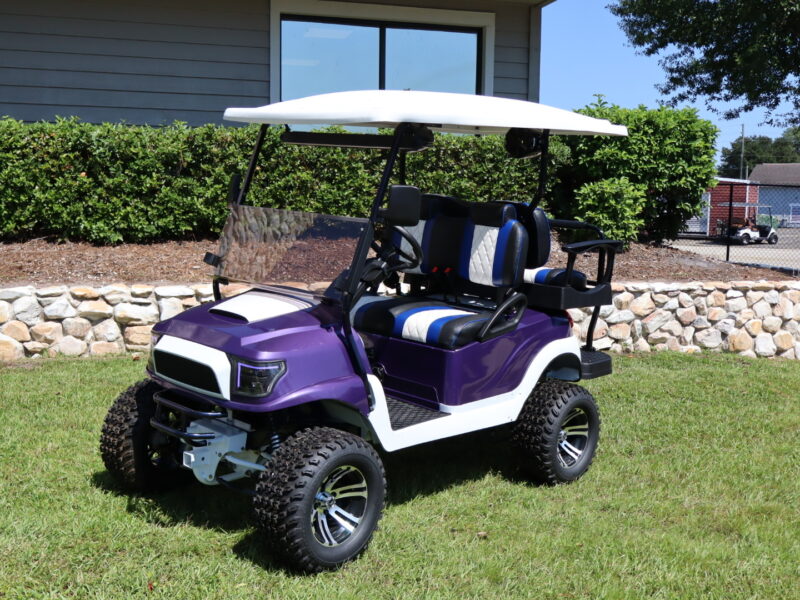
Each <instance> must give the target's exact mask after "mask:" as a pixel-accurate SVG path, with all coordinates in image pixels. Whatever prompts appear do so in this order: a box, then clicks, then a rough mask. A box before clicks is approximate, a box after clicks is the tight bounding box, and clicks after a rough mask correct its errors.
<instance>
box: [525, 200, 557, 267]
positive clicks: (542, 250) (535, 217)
mask: <svg viewBox="0 0 800 600" xmlns="http://www.w3.org/2000/svg"><path fill="white" fill-rule="evenodd" d="M525 208H526V209H527V215H525V216H524V217H523V218H522V222H523V224H524V225H525V227H526V229H527V230H528V237H529V239H530V242H529V245H528V260H527V262H526V263H525V266H526V267H527V268H528V269H535V268H537V267H541V266H543V265H545V264H546V263H547V261H548V260H550V221H549V220H548V219H547V215H546V214H545V212H544V211H543V210H542V209H541V208H538V207H537V208H534V209H533V210H531V209H530V207H527V206H526V207H525Z"/></svg>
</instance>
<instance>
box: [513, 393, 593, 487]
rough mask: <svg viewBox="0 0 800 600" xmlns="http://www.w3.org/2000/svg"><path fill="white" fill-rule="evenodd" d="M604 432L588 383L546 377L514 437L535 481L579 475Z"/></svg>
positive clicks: (551, 481) (557, 480)
mask: <svg viewBox="0 0 800 600" xmlns="http://www.w3.org/2000/svg"><path fill="white" fill-rule="evenodd" d="M599 438H600V413H599V411H598V409H597V404H596V403H595V401H594V398H593V397H592V395H591V394H590V393H589V392H588V391H587V390H585V389H584V388H582V387H580V386H578V385H574V384H571V383H566V382H564V381H557V380H554V379H546V380H544V381H543V382H541V383H540V384H539V385H537V386H536V388H535V389H534V390H533V393H532V394H531V395H530V397H529V398H528V400H527V401H526V402H525V406H524V407H523V408H522V412H521V413H520V415H519V418H518V419H517V422H516V423H514V427H513V430H512V442H513V444H514V446H515V447H516V448H517V450H518V452H519V455H520V459H521V463H522V467H523V469H524V470H525V471H526V472H527V473H528V474H529V475H530V476H531V478H532V479H533V480H534V481H538V482H540V483H547V484H551V485H554V484H558V483H566V482H570V481H574V480H576V479H578V478H579V477H581V475H583V474H584V473H585V472H586V471H587V470H588V469H589V467H590V466H591V464H592V460H593V459H594V455H595V452H596V451H597V444H598V441H599Z"/></svg>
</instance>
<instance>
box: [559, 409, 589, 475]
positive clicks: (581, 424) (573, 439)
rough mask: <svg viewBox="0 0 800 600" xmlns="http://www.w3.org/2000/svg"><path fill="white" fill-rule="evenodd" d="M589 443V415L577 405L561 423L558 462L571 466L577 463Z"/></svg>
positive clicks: (567, 466) (564, 465)
mask: <svg viewBox="0 0 800 600" xmlns="http://www.w3.org/2000/svg"><path fill="white" fill-rule="evenodd" d="M588 445H589V415H588V414H586V411H584V410H583V409H582V408H578V407H575V408H573V409H572V410H571V411H569V414H568V415H567V418H566V419H564V421H563V422H562V423H561V430H560V431H559V432H558V462H559V463H561V466H563V467H566V468H570V467H574V466H575V465H577V464H578V463H579V462H580V461H581V458H582V457H583V453H584V451H585V450H586V448H587V446H588Z"/></svg>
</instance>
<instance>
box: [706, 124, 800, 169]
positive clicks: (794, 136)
mask: <svg viewBox="0 0 800 600" xmlns="http://www.w3.org/2000/svg"><path fill="white" fill-rule="evenodd" d="M741 156H742V138H741V137H739V138H736V140H735V141H734V142H733V143H732V144H731V145H730V146H728V147H727V148H723V150H722V162H721V163H720V165H719V175H720V177H734V178H738V177H740V176H741V177H746V176H747V174H748V173H750V172H751V171H752V170H753V169H754V168H755V166H756V165H760V164H762V163H795V162H800V127H795V128H793V129H787V130H786V131H784V132H783V134H782V135H781V136H780V137H778V138H775V139H773V138H771V137H768V136H766V135H757V136H749V137H747V136H746V137H745V138H744V165H743V166H744V169H743V171H744V172H743V173H741V172H740V170H739V166H740V161H741Z"/></svg>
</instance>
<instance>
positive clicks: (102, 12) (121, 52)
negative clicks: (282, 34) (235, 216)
mask: <svg viewBox="0 0 800 600" xmlns="http://www.w3.org/2000/svg"><path fill="white" fill-rule="evenodd" d="M268 31H269V3H268V1H267V0H227V1H226V2H224V3H221V2H218V1H216V0H163V1H162V2H156V1H154V0H126V1H125V2H116V1H115V2H108V1H104V0H61V1H58V0H27V1H25V2H18V3H11V2H4V3H3V4H2V6H0V115H10V116H13V117H15V118H17V119H23V120H29V121H30V120H38V119H46V120H51V119H53V118H54V117H55V116H56V115H61V116H68V115H77V116H79V117H80V118H82V119H84V120H86V121H94V122H98V121H107V120H110V121H119V120H126V121H128V122H131V123H151V124H161V123H169V122H172V121H174V120H182V121H187V122H189V123H190V124H193V125H197V124H202V123H207V122H219V121H220V117H221V115H222V111H223V110H224V109H225V107H227V106H231V105H237V104H238V105H241V104H244V105H254V104H264V103H266V102H267V101H268V100H267V98H268V94H269V81H268V78H269V65H268V61H269V46H268V39H267V37H268Z"/></svg>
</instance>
